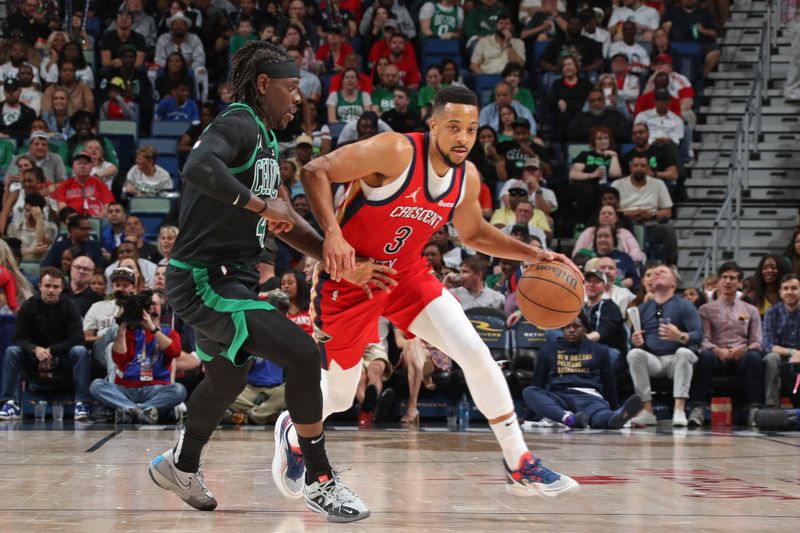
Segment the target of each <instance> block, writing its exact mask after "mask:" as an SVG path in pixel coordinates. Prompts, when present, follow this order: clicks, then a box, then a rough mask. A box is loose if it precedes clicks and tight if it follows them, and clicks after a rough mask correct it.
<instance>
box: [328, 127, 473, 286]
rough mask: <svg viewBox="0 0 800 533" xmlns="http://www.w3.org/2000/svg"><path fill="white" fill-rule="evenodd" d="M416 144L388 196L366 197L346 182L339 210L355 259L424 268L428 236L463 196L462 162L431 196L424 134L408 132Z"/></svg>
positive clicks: (354, 184)
mask: <svg viewBox="0 0 800 533" xmlns="http://www.w3.org/2000/svg"><path fill="white" fill-rule="evenodd" d="M406 137H407V138H408V140H409V142H410V143H411V146H412V147H413V148H414V152H413V156H412V160H411V166H410V167H409V169H408V173H407V174H406V176H405V177H400V178H398V179H402V180H404V182H403V184H402V185H401V186H400V189H399V190H398V191H397V192H395V193H394V194H392V195H391V196H390V197H388V198H386V199H384V200H379V201H371V200H368V199H367V197H366V195H365V192H364V190H363V189H362V187H361V181H360V180H358V181H354V182H352V183H350V185H349V187H348V188H347V192H346V193H345V195H344V198H343V199H342V201H341V203H340V205H339V209H338V210H337V219H338V221H339V225H340V226H341V228H342V234H343V235H344V238H345V239H346V240H347V242H349V243H350V245H351V246H352V247H353V248H354V249H355V251H356V255H357V256H359V257H371V258H372V259H375V261H377V262H380V263H383V264H388V265H389V266H391V267H392V268H394V269H395V270H397V271H398V273H402V272H407V271H409V270H412V269H414V268H427V267H428V262H427V261H426V260H425V258H423V257H422V250H423V248H424V247H425V245H426V244H427V243H428V242H429V241H430V238H431V235H433V233H434V232H435V231H436V230H437V229H439V228H440V227H442V226H443V225H445V224H446V223H447V222H449V221H450V220H451V219H452V218H453V211H454V210H455V207H456V204H457V203H458V201H459V199H460V198H461V190H462V188H463V187H464V173H465V169H466V166H465V165H464V164H461V165H460V166H459V167H457V168H456V169H455V170H454V172H452V177H451V182H450V186H449V187H448V188H447V190H445V192H443V193H442V194H441V195H440V196H439V197H437V198H433V197H431V194H430V192H429V188H428V184H427V181H428V143H429V142H430V139H429V138H428V134H423V133H411V134H409V135H406Z"/></svg>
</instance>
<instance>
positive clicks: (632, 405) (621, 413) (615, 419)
mask: <svg viewBox="0 0 800 533" xmlns="http://www.w3.org/2000/svg"><path fill="white" fill-rule="evenodd" d="M641 410H642V399H641V398H640V397H639V396H638V395H636V394H634V395H633V396H631V397H630V398H628V399H627V400H625V403H624V404H622V407H620V408H619V409H617V410H616V411H614V412H613V413H612V414H611V417H610V418H609V419H608V429H620V428H621V427H622V426H624V425H625V424H626V423H627V422H628V420H631V419H632V418H633V417H634V416H636V415H637V414H639V411H641Z"/></svg>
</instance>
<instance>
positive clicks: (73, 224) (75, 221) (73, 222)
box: [67, 215, 89, 230]
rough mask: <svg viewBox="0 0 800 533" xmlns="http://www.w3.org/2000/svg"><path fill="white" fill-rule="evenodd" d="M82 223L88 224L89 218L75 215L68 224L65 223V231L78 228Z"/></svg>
mask: <svg viewBox="0 0 800 533" xmlns="http://www.w3.org/2000/svg"><path fill="white" fill-rule="evenodd" d="M84 221H86V222H88V221H89V217H87V216H86V215H75V216H74V217H72V218H70V219H69V222H67V229H68V230H71V229H75V228H77V227H78V226H80V224H81V222H84Z"/></svg>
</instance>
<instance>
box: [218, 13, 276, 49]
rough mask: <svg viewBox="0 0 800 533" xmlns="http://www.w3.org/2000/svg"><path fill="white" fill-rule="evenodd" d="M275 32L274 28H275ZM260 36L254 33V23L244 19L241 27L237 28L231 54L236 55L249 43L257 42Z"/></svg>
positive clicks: (241, 21)
mask: <svg viewBox="0 0 800 533" xmlns="http://www.w3.org/2000/svg"><path fill="white" fill-rule="evenodd" d="M273 30H274V28H273ZM257 40H258V36H257V35H256V33H255V32H254V31H253V22H252V21H251V20H250V19H247V18H242V19H241V20H240V21H239V25H238V26H236V33H235V34H234V35H233V36H232V37H231V44H230V48H229V50H230V53H231V55H233V54H235V53H236V51H237V50H238V49H239V48H241V47H242V46H244V45H245V43H246V42H247V41H257Z"/></svg>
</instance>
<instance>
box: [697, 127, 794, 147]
mask: <svg viewBox="0 0 800 533" xmlns="http://www.w3.org/2000/svg"><path fill="white" fill-rule="evenodd" d="M695 131H701V130H698V129H697V128H695ZM735 138H736V130H734V131H732V132H723V133H713V132H711V133H704V134H703V135H702V142H701V143H695V145H697V144H705V143H706V142H708V143H726V144H727V146H728V147H729V148H730V147H733V141H734V139H735ZM762 138H763V142H762V143H759V146H761V144H775V143H778V144H780V143H789V142H799V141H800V132H795V133H792V132H765V133H763V134H762ZM697 149H698V148H695V150H697Z"/></svg>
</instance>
